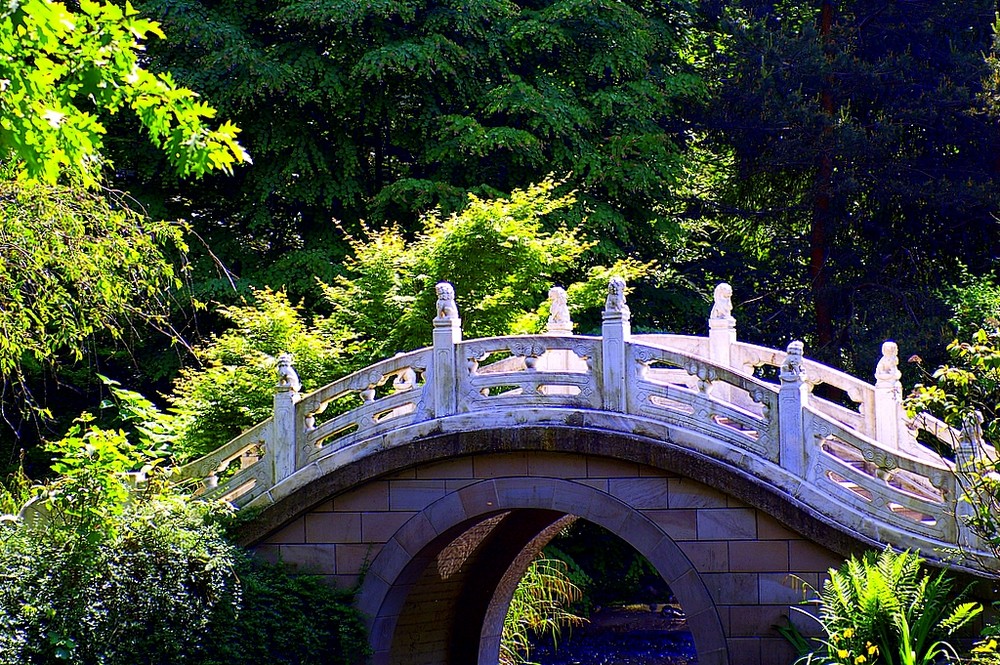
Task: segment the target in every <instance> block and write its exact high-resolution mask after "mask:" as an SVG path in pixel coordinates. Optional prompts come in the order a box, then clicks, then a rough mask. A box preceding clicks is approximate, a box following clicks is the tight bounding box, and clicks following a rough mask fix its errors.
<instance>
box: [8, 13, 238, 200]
mask: <svg viewBox="0 0 1000 665" xmlns="http://www.w3.org/2000/svg"><path fill="white" fill-rule="evenodd" d="M149 34H153V35H156V36H159V37H163V33H162V32H161V31H160V29H159V27H158V26H157V24H156V23H155V22H153V21H149V20H146V19H142V18H139V17H138V13H137V12H136V11H135V10H134V9H133V8H132V5H131V4H129V3H128V2H126V3H125V6H124V8H123V7H121V6H119V5H116V4H112V3H103V2H100V1H94V0H82V1H81V2H80V3H79V5H78V6H77V9H76V10H75V11H74V10H70V9H68V8H67V7H66V6H65V5H63V4H62V3H59V2H52V1H51V0H19V1H15V2H11V3H9V4H8V5H7V6H6V7H5V8H4V9H3V11H2V12H0V89H2V90H3V95H2V96H0V161H6V160H7V159H8V154H5V153H12V154H13V155H14V158H15V161H16V163H17V165H18V171H19V174H20V176H22V177H28V178H31V179H33V180H40V181H42V182H45V183H47V184H49V185H54V184H56V183H57V182H60V181H63V180H64V179H69V180H76V181H78V182H81V183H83V184H85V185H87V186H95V185H96V184H97V183H98V182H99V180H100V175H99V174H100V169H101V166H102V152H103V150H102V148H103V139H102V135H103V134H104V133H105V132H106V130H105V127H104V125H103V124H102V122H101V120H100V118H99V117H98V115H97V114H98V113H101V112H107V113H115V112H117V111H119V110H120V109H122V108H126V107H127V108H130V109H131V110H132V111H134V112H135V114H136V115H137V116H138V118H139V119H140V121H141V123H142V125H143V126H144V127H145V128H146V130H147V131H148V132H149V136H150V138H151V139H152V140H153V142H154V143H155V144H156V145H157V146H158V147H160V148H161V149H163V151H164V153H165V154H166V157H167V159H168V161H169V162H170V163H171V165H173V166H174V168H176V169H177V170H178V172H179V173H181V174H182V175H187V174H189V173H193V174H196V175H201V174H203V173H206V172H208V171H210V170H214V169H221V170H224V171H227V172H228V171H231V170H232V166H233V165H234V164H235V163H238V162H243V161H247V159H248V158H247V155H246V153H245V152H244V151H243V149H242V148H241V147H240V146H239V144H238V143H237V142H236V133H237V132H238V131H239V130H238V129H237V128H236V127H235V126H234V125H233V124H232V123H229V122H225V123H222V125H220V126H219V127H218V128H216V129H213V128H211V127H210V126H209V125H208V124H207V121H208V120H210V119H211V118H212V117H213V116H214V115H215V110H214V109H213V108H211V107H210V106H208V105H207V104H205V103H204V102H201V101H199V100H198V99H197V95H196V94H195V93H194V92H192V91H191V90H188V89H186V88H182V87H178V86H177V85H175V84H174V82H173V79H172V78H171V77H170V76H168V75H156V74H153V73H151V72H149V71H147V70H146V69H144V68H143V67H142V66H141V62H140V53H141V51H142V50H143V46H142V42H143V41H144V40H145V38H146V37H147V35H149Z"/></svg>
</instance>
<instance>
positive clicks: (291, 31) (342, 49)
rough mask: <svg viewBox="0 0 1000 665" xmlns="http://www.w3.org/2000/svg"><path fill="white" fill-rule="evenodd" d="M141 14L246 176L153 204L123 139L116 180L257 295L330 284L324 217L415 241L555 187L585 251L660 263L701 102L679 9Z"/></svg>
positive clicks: (465, 5) (331, 233)
mask: <svg viewBox="0 0 1000 665" xmlns="http://www.w3.org/2000/svg"><path fill="white" fill-rule="evenodd" d="M140 5H141V9H142V10H143V11H145V12H148V13H150V14H151V15H153V16H154V17H156V18H157V19H158V20H160V21H161V22H162V23H163V25H164V27H165V30H166V31H168V33H169V34H170V35H171V40H170V41H169V42H166V43H163V44H160V45H158V46H157V47H156V48H153V49H151V54H152V57H153V58H154V59H155V61H156V62H157V64H158V66H160V67H163V68H167V69H169V70H170V71H171V72H173V73H174V74H175V75H176V76H177V77H178V78H179V79H180V80H181V81H184V82H190V83H191V84H195V85H198V86H199V90H202V91H204V92H205V94H206V96H207V97H208V98H209V99H210V100H212V101H213V103H215V104H218V105H219V106H220V107H221V109H222V110H223V111H224V112H225V113H226V114H227V116H228V117H232V118H234V119H235V121H236V122H237V123H238V124H239V126H240V127H241V128H242V129H243V134H242V135H241V140H243V142H244V143H245V144H246V145H247V147H248V150H250V151H251V152H252V154H253V155H254V159H255V164H254V166H253V168H252V169H243V170H242V171H241V172H240V174H239V178H238V179H237V180H236V181H233V180H231V179H221V178H220V179H215V180H207V181H205V183H203V184H198V185H194V186H192V185H191V184H189V183H184V185H183V192H184V194H183V196H180V195H177V196H173V197H170V196H169V192H165V191H164V190H163V188H162V187H161V186H162V184H163V181H162V173H163V170H162V168H161V167H160V164H159V163H158V162H157V161H156V159H155V158H152V157H150V156H146V155H142V156H141V157H140V158H136V157H135V154H136V153H135V151H134V148H133V146H132V143H131V141H124V142H123V143H122V144H121V148H122V152H121V153H120V155H119V157H118V164H119V165H120V166H122V170H121V172H122V176H123V182H124V183H125V184H126V185H127V186H128V187H129V188H130V189H132V190H133V191H137V192H138V191H142V190H143V189H145V196H146V197H147V198H148V199H150V200H151V201H156V200H168V201H169V204H168V205H169V210H167V211H162V212H163V214H169V215H173V216H183V217H185V218H188V219H190V220H191V221H192V223H193V224H194V225H195V226H196V228H197V230H198V231H199V233H200V234H201V235H202V236H203V237H204V238H205V240H206V241H207V242H208V243H209V244H210V245H211V247H212V248H213V250H214V251H215V253H216V254H217V255H219V256H220V257H222V258H223V260H224V261H225V262H226V263H227V265H228V266H229V267H230V268H231V269H232V270H233V271H234V272H236V273H238V274H241V275H242V276H244V277H247V278H250V280H252V281H256V282H257V283H258V284H259V283H262V282H263V283H270V284H272V285H276V284H287V285H288V286H289V287H290V288H292V290H293V292H298V293H302V292H305V291H307V290H309V289H311V288H313V287H314V282H313V278H314V276H316V275H318V276H320V277H321V278H326V279H327V280H329V278H330V277H331V276H332V275H331V273H332V271H333V270H334V268H333V267H332V265H333V263H335V260H336V259H337V258H338V257H339V256H341V255H342V253H343V252H344V251H345V248H346V243H345V242H344V241H343V231H342V230H341V229H340V228H338V227H337V226H336V225H335V223H334V221H333V220H334V219H337V220H340V221H341V223H342V224H343V227H344V228H345V229H347V230H348V231H352V230H357V229H358V228H359V222H360V220H367V223H368V224H369V225H374V226H380V225H382V224H383V223H385V222H386V221H396V222H400V223H402V224H403V225H404V226H405V227H408V228H410V229H417V228H419V224H418V223H417V216H418V214H419V213H421V212H423V211H427V210H429V209H432V208H433V207H435V206H438V205H440V206H442V207H443V209H444V211H445V212H450V211H452V210H457V209H460V208H461V207H463V206H464V204H465V202H466V194H467V193H468V192H476V193H479V194H486V195H491V194H496V193H500V192H510V191H511V190H513V189H514V188H518V187H521V188H523V187H526V186H527V185H529V184H530V183H533V182H538V181H540V180H541V179H542V178H544V177H545V176H546V175H547V174H549V173H555V174H556V175H557V176H558V177H563V176H565V175H567V174H570V173H572V176H571V177H570V181H569V183H568V184H567V189H568V188H576V189H577V190H578V192H579V194H578V196H579V200H580V204H579V206H578V207H577V209H576V210H575V211H574V212H573V213H571V214H570V215H569V218H570V219H575V220H579V219H581V218H583V217H584V216H585V215H586V216H587V217H588V219H589V221H588V227H587V230H588V232H589V235H590V236H592V237H594V238H595V239H598V240H600V241H601V242H602V250H603V252H599V253H603V254H605V255H617V254H620V253H621V252H622V251H627V252H634V251H639V252H640V253H642V254H643V255H644V256H646V257H651V256H655V255H657V254H659V253H662V248H663V243H662V237H663V232H664V230H665V229H666V228H669V226H670V222H669V220H667V219H665V218H664V217H663V216H662V215H659V214H658V211H657V208H658V207H659V206H660V205H661V204H662V202H663V201H664V200H667V199H669V198H670V197H671V190H672V186H673V185H674V183H675V182H676V180H677V179H678V177H679V176H680V174H681V172H682V170H683V166H684V163H683V159H684V158H683V155H684V150H685V144H686V142H687V141H688V138H689V135H688V133H687V132H686V131H685V130H686V122H687V120H686V119H688V118H690V116H691V113H692V111H693V109H696V108H697V107H699V106H700V105H702V104H703V103H704V102H705V101H706V88H705V85H704V83H703V80H702V79H701V78H700V76H699V73H698V69H699V63H702V62H703V61H704V55H705V53H704V49H703V43H704V39H703V33H702V32H701V31H700V30H698V29H696V25H695V24H696V21H697V14H696V12H695V11H694V8H693V6H692V4H691V3H690V2H689V1H688V0H670V1H669V2H646V1H645V0H629V1H627V2H621V1H615V2H611V1H604V0H601V1H594V0H534V1H530V2H512V1H510V0H477V1H473V2H470V1H469V0H411V1H393V2H386V1H384V0H283V1H280V2H276V1H274V0H249V1H248V0H239V1H236V0H222V1H219V2H197V1H194V0H186V1H182V2H178V1H177V0H145V1H144V2H142V3H140ZM168 188H169V185H168ZM331 259H333V260H334V261H331ZM290 282H293V283H290ZM220 284H223V285H224V284H225V281H222V282H220Z"/></svg>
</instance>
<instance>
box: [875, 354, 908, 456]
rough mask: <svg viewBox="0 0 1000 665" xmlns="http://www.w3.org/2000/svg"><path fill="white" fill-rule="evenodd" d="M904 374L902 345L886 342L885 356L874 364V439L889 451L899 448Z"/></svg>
mask: <svg viewBox="0 0 1000 665" xmlns="http://www.w3.org/2000/svg"><path fill="white" fill-rule="evenodd" d="M901 376H902V373H901V372H900V371H899V348H898V347H897V346H896V343H895V342H883V344H882V359H881V360H879V361H878V365H877V366H876V367H875V440H876V441H878V442H879V443H881V444H882V445H883V446H886V447H887V448H888V449H889V450H899V424H900V422H901V421H902V418H903V401H902V400H903V384H902V383H900V382H899V378H900V377H901Z"/></svg>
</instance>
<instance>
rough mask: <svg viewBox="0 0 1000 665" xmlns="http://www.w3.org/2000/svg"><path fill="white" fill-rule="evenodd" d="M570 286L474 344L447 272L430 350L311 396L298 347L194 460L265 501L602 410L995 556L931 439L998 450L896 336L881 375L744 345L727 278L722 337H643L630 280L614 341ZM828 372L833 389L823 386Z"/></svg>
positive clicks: (866, 530) (826, 508)
mask: <svg viewBox="0 0 1000 665" xmlns="http://www.w3.org/2000/svg"><path fill="white" fill-rule="evenodd" d="M560 291H561V290H557V289H553V292H552V293H551V294H550V296H551V297H552V298H553V305H552V312H553V315H552V317H551V318H550V325H549V330H548V332H546V333H544V334H540V335H519V336H508V337H493V338H483V339H473V340H463V339H462V329H461V320H460V318H459V313H458V310H457V308H456V306H455V301H454V292H453V291H452V290H451V286H450V285H442V286H440V288H439V290H438V296H439V300H438V304H437V312H436V316H435V319H434V344H433V346H432V347H430V348H425V349H420V350H417V351H413V352H411V353H406V354H399V355H397V356H394V357H392V358H389V359H386V360H383V361H381V362H378V363H376V364H374V365H372V366H370V367H367V368H365V369H363V370H360V371H358V372H355V373H353V374H351V375H349V376H346V377H344V378H342V379H339V380H337V381H335V382H333V383H331V384H329V385H327V386H324V387H323V388H320V389H319V390H316V391H314V392H311V393H309V394H306V395H300V394H299V387H298V377H297V376H295V374H294V369H292V367H291V363H290V359H288V358H287V357H283V358H282V359H281V360H280V361H279V382H278V385H277V387H276V390H275V411H274V416H273V417H272V418H270V419H268V420H267V421H265V422H263V423H261V424H259V425H257V426H256V427H254V428H252V429H251V430H249V431H247V432H245V433H244V434H241V435H240V436H239V437H236V438H235V439H233V440H232V441H230V442H229V443H227V444H225V445H224V446H222V447H221V448H219V449H218V450H216V451H214V452H212V453H210V454H209V455H206V456H205V457H203V458H201V459H199V460H197V461H195V462H193V463H191V464H190V465H188V466H187V467H185V469H184V470H183V473H184V474H185V475H186V476H188V477H191V478H197V479H203V492H204V494H205V495H206V496H215V497H222V498H225V499H227V500H230V501H232V502H233V503H235V504H236V505H238V506H247V505H258V506H265V505H269V504H271V503H274V502H276V501H278V500H280V499H281V497H282V496H286V495H287V494H288V493H289V492H291V491H293V490H294V489H295V488H297V487H301V486H304V485H305V484H307V483H308V482H309V481H310V480H312V479H315V478H317V477H319V476H320V475H322V474H324V473H329V472H330V471H331V469H334V468H337V467H339V466H343V465H344V464H347V463H349V462H350V461H352V460H356V459H358V458H359V457H360V456H365V455H369V454H374V453H375V452H377V451H378V450H383V449H385V448H387V447H392V446H397V445H405V444H406V443H407V442H408V441H410V440H413V439H414V438H419V437H420V436H427V435H429V433H433V432H444V431H467V430H471V429H484V428H485V429H489V428H506V427H518V426H533V425H538V424H551V425H552V426H555V427H559V426H567V425H568V424H569V423H571V422H586V423H587V424H586V425H584V426H586V427H592V428H597V429H600V428H605V429H608V430H609V431H617V432H619V433H621V432H624V433H627V434H631V435H635V436H642V437H645V438H648V439H649V440H651V442H652V444H653V445H655V444H656V443H657V442H660V443H662V444H663V445H678V444H676V443H675V439H676V440H683V442H684V444H683V445H685V446H687V447H688V448H689V449H694V450H695V452H697V453H698V454H700V455H703V456H704V457H705V458H706V459H712V460H715V461H717V462H719V463H721V464H726V465H729V466H730V467H733V468H738V469H740V471H741V472H742V473H746V474H749V475H751V476H753V477H755V478H756V479H758V481H760V482H761V483H764V484H766V485H768V486H770V487H772V488H774V489H775V490H776V491H780V492H782V493H784V494H785V495H787V496H789V497H792V498H793V499H794V500H795V501H798V502H800V503H801V504H802V505H803V506H805V507H806V508H807V509H808V510H811V511H813V512H815V513H817V514H818V515H820V516H821V517H822V518H823V519H825V520H827V521H828V522H830V523H833V524H836V525H838V526H839V527H840V528H842V529H844V530H846V531H849V532H851V533H854V534H856V535H858V536H859V537H861V538H862V539H863V540H864V539H866V540H868V541H870V542H872V543H884V542H892V543H894V544H897V545H899V546H903V547H915V548H919V549H922V550H923V551H924V552H925V554H926V555H928V556H932V557H934V556H940V555H935V554H933V552H934V550H935V549H938V550H940V549H942V548H949V547H950V548H954V547H956V546H962V547H963V548H965V549H966V551H971V552H973V553H974V554H975V555H976V556H978V557H984V556H985V548H984V547H982V545H981V543H979V542H978V541H976V539H975V538H974V537H973V536H972V535H971V534H970V533H969V532H968V530H967V529H966V528H965V525H964V522H963V521H962V520H961V519H960V510H961V509H960V507H959V502H958V498H959V497H960V496H961V487H960V483H959V480H958V476H957V475H956V473H955V465H954V464H953V463H952V462H950V461H949V460H946V459H943V458H941V457H940V456H939V455H937V454H936V453H933V452H931V451H930V450H929V449H928V448H926V447H925V446H923V445H921V444H919V443H917V441H916V436H917V433H918V432H920V431H922V432H925V436H932V437H934V438H937V439H938V440H939V441H941V442H943V443H945V444H947V445H948V446H950V447H952V448H953V449H956V450H958V451H959V463H967V461H968V460H971V459H973V458H974V457H975V456H976V455H982V454H995V453H993V452H992V451H991V449H988V447H986V446H985V445H984V444H983V443H982V440H981V435H976V434H975V432H972V433H968V432H967V433H965V434H963V433H960V432H957V431H955V430H953V429H951V428H948V427H947V426H946V425H944V424H943V423H941V422H940V421H936V420H935V419H933V418H931V417H930V416H927V415H925V414H922V415H920V416H918V417H917V418H914V419H912V420H909V421H907V420H905V419H904V417H903V413H902V409H901V406H900V401H901V394H900V393H901V390H900V387H899V382H898V378H899V377H898V375H899V372H898V369H897V367H896V362H897V358H896V356H897V352H896V349H895V344H892V343H887V344H886V345H884V346H883V358H882V361H880V363H879V367H878V368H877V371H876V380H877V381H876V384H875V385H872V384H869V383H866V382H864V381H861V380H860V379H857V378H855V377H852V376H850V375H848V374H845V373H843V372H840V371H838V370H835V369H833V368H830V367H827V366H825V365H822V364H820V363H817V362H814V361H811V360H808V359H806V358H804V357H803V356H802V353H803V348H802V344H801V342H792V343H791V344H790V345H789V346H788V348H787V349H786V350H785V351H779V350H775V349H768V348H765V347H760V346H755V345H752V344H747V343H744V342H739V341H737V339H736V322H735V319H734V318H733V317H732V314H731V304H730V302H729V298H730V296H731V293H732V292H731V289H729V288H728V285H720V287H719V288H717V289H716V293H715V306H714V307H713V309H712V314H711V316H710V319H709V335H708V337H692V336H684V335H669V334H651V335H632V334H631V330H630V323H629V316H630V314H629V310H628V306H627V304H626V302H625V294H624V282H621V281H620V280H617V281H616V280H615V279H613V280H612V283H611V285H610V287H609V295H608V299H607V302H606V304H605V309H604V316H603V325H602V334H601V336H600V337H592V336H580V335H573V334H571V331H572V322H571V321H569V316H568V310H566V309H565V297H564V293H560ZM822 384H825V385H826V386H828V387H830V388H832V389H835V390H830V388H824V389H823V391H822V392H820V391H815V392H814V389H815V388H816V387H817V386H820V385H822ZM817 393H820V394H817ZM838 394H839V395H840V398H839V399H829V397H830V396H831V395H838ZM852 406H853V408H852ZM685 433H686V434H685ZM963 460H966V462H963ZM237 461H239V466H240V468H239V469H232V467H233V466H234V464H235V462H237ZM220 478H221V479H222V480H220ZM975 558H976V557H973V559H975ZM971 565H973V566H975V564H971ZM990 565H992V564H990Z"/></svg>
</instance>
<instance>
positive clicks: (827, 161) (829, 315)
mask: <svg viewBox="0 0 1000 665" xmlns="http://www.w3.org/2000/svg"><path fill="white" fill-rule="evenodd" d="M832 27H833V2H832V0H824V2H823V5H822V10H821V12H820V39H822V40H823V46H824V49H826V48H828V47H829V43H830V33H831V30H832ZM827 58H828V59H829V58H830V54H829V53H827ZM820 106H821V108H822V110H823V115H824V116H825V118H824V125H823V130H822V135H821V137H820V141H819V155H818V156H817V164H816V181H815V189H814V191H815V194H814V199H813V215H812V229H811V233H810V237H809V277H810V280H811V283H812V292H813V311H814V313H815V316H816V341H817V346H818V348H820V349H823V348H826V347H828V346H829V345H830V344H831V343H832V342H833V303H832V302H831V300H832V299H831V294H830V289H829V283H830V280H829V268H828V266H827V259H828V258H829V253H830V232H831V227H832V221H833V219H832V217H833V213H832V210H831V203H832V201H831V200H832V198H833V122H834V112H835V107H834V101H833V80H832V75H829V76H827V78H826V79H825V81H824V85H823V89H822V91H821V93H820Z"/></svg>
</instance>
